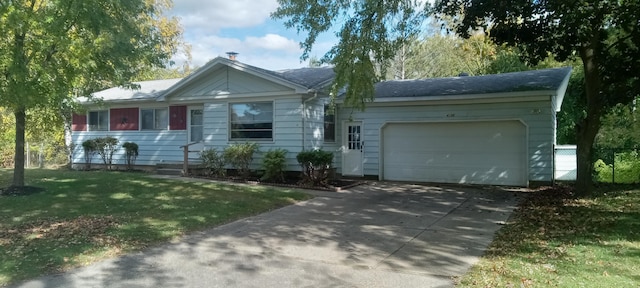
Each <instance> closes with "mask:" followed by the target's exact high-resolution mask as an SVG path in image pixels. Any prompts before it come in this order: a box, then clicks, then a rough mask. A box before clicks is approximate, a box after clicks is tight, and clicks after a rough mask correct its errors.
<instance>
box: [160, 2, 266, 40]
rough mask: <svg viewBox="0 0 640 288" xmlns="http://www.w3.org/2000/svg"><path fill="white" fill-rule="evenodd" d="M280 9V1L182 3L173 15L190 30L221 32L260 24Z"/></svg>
mask: <svg viewBox="0 0 640 288" xmlns="http://www.w3.org/2000/svg"><path fill="white" fill-rule="evenodd" d="M277 7H278V2H277V1H276V0H260V1H255V0H205V1H203V0H178V1H174V7H173V10H172V12H173V14H174V15H176V16H178V17H180V19H181V21H180V22H181V23H182V25H183V26H184V28H185V30H187V31H192V32H194V33H196V32H198V31H207V32H213V33H217V32H218V31H219V30H220V29H223V28H245V27H251V26H256V25H260V24H262V23H264V22H265V21H266V20H268V19H269V15H270V13H271V12H273V11H275V9H276V8H277Z"/></svg>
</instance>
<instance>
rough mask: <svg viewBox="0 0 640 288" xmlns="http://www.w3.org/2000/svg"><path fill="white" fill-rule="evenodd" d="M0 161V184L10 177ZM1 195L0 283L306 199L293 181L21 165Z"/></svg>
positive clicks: (105, 255)
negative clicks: (21, 184) (22, 181)
mask: <svg viewBox="0 0 640 288" xmlns="http://www.w3.org/2000/svg"><path fill="white" fill-rule="evenodd" d="M11 173H12V171H11V170H7V169H0V189H1V188H5V187H7V186H9V184H10V183H11V175H12V174H11ZM26 182H27V185H29V186H35V187H39V188H42V189H41V190H39V191H37V190H33V191H31V192H32V194H29V195H22V196H0V247H2V249H1V250H0V286H3V285H5V284H7V283H11V282H15V281H19V280H23V279H27V278H30V277H35V276H38V275H42V274H45V273H51V272H56V271H61V270H65V269H69V268H71V267H75V266H80V265H86V264H88V263H91V262H95V261H98V260H100V259H104V258H108V257H113V256H116V255H120V254H123V253H126V252H129V251H134V250H139V249H143V248H145V247H148V246H150V245H155V244H158V243H160V242H163V241H168V240H170V239H173V238H176V237H180V236H181V235H183V234H184V233H187V232H189V231H194V230H201V229H205V228H207V227H212V226H215V225H219V224H222V223H227V222H230V221H233V220H235V219H239V218H242V217H246V216H250V215H254V214H258V213H261V212H265V211H268V210H271V209H275V208H278V207H282V206H285V205H289V204H292V203H294V202H296V201H300V200H304V199H308V198H309V197H310V196H308V195H307V194H304V193H302V192H299V191H295V190H292V189H282V188H270V187H263V186H236V185H225V184H217V183H211V182H202V183H195V182H182V181H170V180H161V179H153V178H149V177H148V176H147V175H146V174H142V173H123V172H97V171H96V172H78V171H67V170H27V171H26Z"/></svg>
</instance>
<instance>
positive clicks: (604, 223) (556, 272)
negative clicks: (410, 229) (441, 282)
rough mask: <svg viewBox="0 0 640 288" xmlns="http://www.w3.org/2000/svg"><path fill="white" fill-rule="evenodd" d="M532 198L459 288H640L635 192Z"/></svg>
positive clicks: (549, 193)
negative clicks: (589, 196) (584, 197)
mask: <svg viewBox="0 0 640 288" xmlns="http://www.w3.org/2000/svg"><path fill="white" fill-rule="evenodd" d="M568 194H569V189H568V188H556V189H548V190H546V191H540V192H536V193H535V194H533V195H531V196H530V197H529V198H528V199H527V200H525V201H524V203H522V204H521V205H520V207H519V208H518V210H516V213H515V214H514V216H513V217H512V219H511V220H510V223H509V224H507V225H506V226H505V227H503V228H502V229H501V230H500V231H499V232H498V235H497V237H496V239H495V240H494V242H493V243H492V244H491V246H490V249H489V250H488V251H487V254H486V255H485V257H484V258H483V259H482V260H481V261H480V262H479V263H478V264H477V265H476V266H474V267H473V268H472V270H471V271H470V273H468V274H467V275H465V276H464V277H463V278H462V279H461V281H460V283H459V286H460V287H640V286H639V285H640V189H638V188H633V187H630V186H627V187H620V186H618V187H617V188H616V187H613V188H611V187H609V188H607V189H606V192H605V189H601V191H600V193H599V194H600V196H597V197H593V198H589V199H572V198H571V197H569V195H568Z"/></svg>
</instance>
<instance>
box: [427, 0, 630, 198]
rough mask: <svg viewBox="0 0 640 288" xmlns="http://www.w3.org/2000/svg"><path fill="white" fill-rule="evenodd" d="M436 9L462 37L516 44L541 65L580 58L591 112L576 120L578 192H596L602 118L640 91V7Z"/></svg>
mask: <svg viewBox="0 0 640 288" xmlns="http://www.w3.org/2000/svg"><path fill="white" fill-rule="evenodd" d="M436 10H437V11H439V12H442V13H444V14H446V15H450V16H454V15H456V17H458V19H457V20H458V22H457V25H456V27H455V30H456V32H458V34H460V35H463V36H468V35H469V31H477V30H481V31H486V32H488V33H489V35H490V37H491V39H493V40H494V41H495V42H496V43H498V44H502V43H506V44H509V45H518V46H520V47H521V48H522V51H523V52H524V56H525V57H526V58H528V59H529V60H530V61H531V62H533V63H535V62H537V61H539V60H542V59H544V58H546V57H547V56H548V55H549V54H550V53H551V54H553V55H554V56H555V57H556V59H557V60H560V61H562V60H566V59H571V58H574V57H577V58H579V59H580V60H581V61H582V67H583V70H584V97H582V98H579V99H578V101H579V103H583V104H584V107H585V112H586V113H585V114H584V115H583V117H582V119H580V121H579V122H578V123H577V125H576V128H577V131H576V132H577V145H578V149H577V158H578V169H577V180H576V184H577V185H576V186H577V187H576V188H577V193H578V194H581V195H586V194H589V193H590V192H591V183H592V179H591V174H592V170H593V162H592V161H591V160H592V152H593V151H592V150H593V144H594V140H595V137H596V135H597V134H598V130H599V129H600V126H601V119H602V116H603V115H605V113H606V112H607V111H608V110H609V109H610V108H611V107H613V106H614V105H616V104H618V103H623V104H624V103H629V102H630V101H631V100H632V99H633V98H634V97H635V96H636V95H638V94H639V93H640V81H639V80H640V71H638V69H637V67H639V66H640V47H639V46H638V43H640V27H639V26H640V23H639V22H638V20H637V15H640V2H638V1H593V0H577V1H568V0H553V1H525V0H516V1H507V2H504V1H482V0H442V1H439V2H438V3H436Z"/></svg>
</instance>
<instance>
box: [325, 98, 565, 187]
mask: <svg viewBox="0 0 640 288" xmlns="http://www.w3.org/2000/svg"><path fill="white" fill-rule="evenodd" d="M384 105H385V106H381V104H369V105H368V106H367V108H366V110H365V111H364V112H360V111H358V110H352V109H349V108H347V109H341V111H340V112H339V117H338V118H339V120H340V121H341V123H342V122H344V121H345V120H347V119H349V118H350V117H351V118H352V119H353V120H360V121H363V126H364V127H363V129H364V141H365V146H364V149H365V150H364V174H365V175H379V167H380V161H379V158H380V155H379V153H380V129H381V127H382V126H383V124H385V123H386V122H443V121H469V120H521V121H522V122H523V123H524V124H525V125H526V126H527V129H528V135H527V137H528V143H527V144H528V155H527V159H528V162H529V165H528V168H529V179H528V180H529V181H543V182H550V181H552V179H553V144H554V136H553V135H554V129H553V124H552V123H553V116H552V114H554V113H555V112H554V111H553V110H552V108H551V105H549V101H532V102H514V103H478V104H460V105H450V104H449V105H429V103H422V104H420V103H412V104H411V105H410V104H405V105H404V106H393V107H392V106H391V105H394V103H385V104H384ZM396 105H397V104H396ZM340 126H342V125H340ZM339 132H340V133H337V135H336V137H337V138H341V137H339V136H338V135H342V131H339ZM338 171H339V172H340V170H338Z"/></svg>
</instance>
